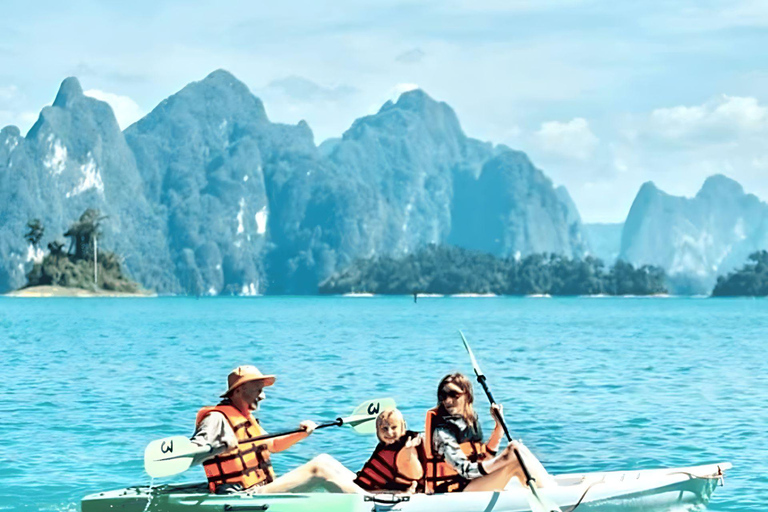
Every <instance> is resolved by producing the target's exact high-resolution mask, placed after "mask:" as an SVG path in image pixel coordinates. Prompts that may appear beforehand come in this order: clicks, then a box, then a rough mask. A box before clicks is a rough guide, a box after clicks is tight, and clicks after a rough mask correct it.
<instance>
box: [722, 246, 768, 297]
mask: <svg viewBox="0 0 768 512" xmlns="http://www.w3.org/2000/svg"><path fill="white" fill-rule="evenodd" d="M712 296H713V297H765V296H768V251H757V252H753V253H752V254H750V255H749V259H748V261H747V263H746V264H745V265H744V266H743V267H742V268H741V269H739V270H736V271H734V272H730V273H729V274H728V275H727V276H720V277H718V278H717V283H716V284H715V287H714V289H713V290H712Z"/></svg>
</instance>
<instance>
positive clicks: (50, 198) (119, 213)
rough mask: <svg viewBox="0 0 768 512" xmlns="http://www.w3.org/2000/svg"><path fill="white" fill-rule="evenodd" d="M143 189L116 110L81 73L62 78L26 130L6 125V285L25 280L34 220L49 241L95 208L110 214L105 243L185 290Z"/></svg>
mask: <svg viewBox="0 0 768 512" xmlns="http://www.w3.org/2000/svg"><path fill="white" fill-rule="evenodd" d="M143 188H144V187H143V181H142V178H141V176H140V175H139V172H138V170H137V167H136V161H135V159H134V155H133V152H132V151H131V149H130V148H129V147H128V145H127V144H126V142H125V138H124V136H123V134H122V132H121V131H120V128H119V127H118V124H117V121H116V120H115V117H114V114H113V112H112V109H111V108H110V107H109V105H107V104H106V103H104V102H101V101H98V100H95V99H93V98H90V97H87V96H85V95H84V94H83V91H82V89H81V87H80V84H79V82H78V81H77V79H76V78H67V79H66V80H64V82H63V83H62V84H61V88H60V89H59V92H58V94H57V95H56V99H55V100H54V102H53V105H52V106H49V107H45V108H44V109H43V110H42V112H41V113H40V116H39V118H38V120H37V122H36V123H35V124H34V126H33V127H32V128H31V129H30V130H29V132H28V133H27V135H26V137H22V136H21V134H20V133H19V130H18V129H17V128H16V127H13V126H11V127H6V128H4V129H3V130H2V131H1V132H0V219H2V224H0V289H3V290H7V289H12V288H16V287H18V286H21V285H22V284H24V282H25V278H24V272H25V267H26V266H27V265H28V263H29V261H30V260H31V259H33V258H34V257H35V256H36V255H35V254H34V253H33V251H32V249H31V247H29V246H28V245H27V244H26V242H25V241H24V240H23V238H22V237H20V236H19V234H20V233H22V232H23V229H24V226H25V225H26V223H27V221H28V220H29V219H31V218H40V219H41V221H42V223H43V225H44V226H45V227H46V236H45V237H44V238H43V240H42V245H43V246H45V244H46V243H48V242H50V241H51V240H53V238H52V236H53V235H52V234H55V233H62V232H64V231H65V230H66V227H67V226H68V225H69V224H70V223H71V222H72V221H74V220H75V219H77V218H78V217H79V216H80V214H81V213H82V212H83V211H84V210H86V209H88V208H97V209H99V210H101V211H102V212H103V213H104V214H105V215H107V216H108V218H109V221H108V222H105V226H104V235H103V240H101V242H102V243H103V244H104V245H105V246H108V247H111V248H113V249H114V251H115V252H116V253H117V254H119V255H121V256H122V257H123V258H125V266H126V268H127V269H128V270H129V272H130V273H131V274H132V275H133V277H134V278H135V279H136V280H137V281H139V282H142V283H144V284H145V285H146V286H151V287H153V288H158V289H162V290H166V291H181V289H180V287H179V286H178V283H177V280H176V278H175V276H174V275H173V273H172V272H170V270H169V265H168V263H169V258H168V250H167V246H166V242H165V237H164V235H163V232H162V230H161V229H160V225H159V223H158V222H157V217H156V215H155V212H154V210H153V208H152V205H150V204H149V203H148V202H147V201H146V199H145V197H144V192H143Z"/></svg>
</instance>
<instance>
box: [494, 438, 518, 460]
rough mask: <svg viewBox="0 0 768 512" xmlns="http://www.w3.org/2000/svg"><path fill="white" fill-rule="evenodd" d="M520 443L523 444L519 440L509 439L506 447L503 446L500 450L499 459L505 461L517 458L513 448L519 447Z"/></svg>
mask: <svg viewBox="0 0 768 512" xmlns="http://www.w3.org/2000/svg"><path fill="white" fill-rule="evenodd" d="M522 445H523V444H522V443H521V442H520V441H515V440H512V441H510V443H509V444H508V445H507V447H506V448H504V450H502V452H501V453H500V454H499V459H501V460H503V461H504V462H505V463H506V462H509V461H512V460H517V455H515V449H516V448H517V449H519V448H520V447H521V446H522Z"/></svg>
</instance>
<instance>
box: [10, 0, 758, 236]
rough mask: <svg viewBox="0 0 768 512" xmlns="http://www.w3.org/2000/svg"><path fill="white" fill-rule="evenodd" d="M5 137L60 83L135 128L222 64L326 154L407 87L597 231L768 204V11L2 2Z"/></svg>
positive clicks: (608, 4)
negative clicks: (731, 191)
mask: <svg viewBox="0 0 768 512" xmlns="http://www.w3.org/2000/svg"><path fill="white" fill-rule="evenodd" d="M0 10H1V11H2V12H3V14H4V17H3V18H0V126H5V125H7V124H16V125H18V126H19V127H20V128H21V129H22V130H23V131H26V130H27V129H29V127H31V125H32V123H33V122H34V120H35V119H36V117H37V114H38V113H39V111H40V109H41V108H42V107H43V106H45V105H48V104H50V103H51V102H52V101H53V98H54V96H55V93H56V90H57V89H58V86H59V84H60V82H61V80H63V79H64V78H65V77H67V76H71V75H74V76H77V77H78V78H79V79H80V81H81V83H82V85H83V88H84V89H85V90H86V91H88V94H91V95H93V96H95V97H99V98H101V99H104V100H106V101H108V102H109V103H110V104H112V105H113V108H114V109H115V111H116V114H117V116H118V120H119V121H120V122H121V125H123V126H127V124H129V123H130V122H132V121H135V120H136V119H138V118H139V117H140V116H142V115H144V114H146V113H147V112H149V111H150V110H151V109H152V108H153V107H154V106H155V105H157V104H158V103H159V102H160V101H161V100H162V99H163V98H165V97H167V96H169V95H171V94H173V93H174V92H176V91H178V90H179V89H181V88H182V87H183V86H184V85H186V84H187V83H189V82H191V81H194V80H199V79H201V78H203V77H204V76H205V75H207V74H208V73H210V72H211V71H213V70H214V69H218V68H224V69H227V70H229V71H231V72H232V73H233V74H234V75H235V76H237V77H238V78H239V79H240V80H242V81H243V82H245V83H246V84H247V85H248V86H249V87H250V88H251V90H252V91H253V92H254V94H256V95H257V96H259V97H260V98H262V100H263V101H264V103H265V106H266V109H267V113H268V115H269V116H270V118H271V119H272V120H273V121H279V122H288V123H296V122H298V121H299V120H300V119H305V120H307V122H308V123H309V124H310V126H311V127H312V129H313V131H314V133H315V137H316V142H317V143H320V142H321V141H322V140H324V139H326V138H328V137H333V136H339V135H340V134H341V133H342V132H343V131H344V130H345V129H347V128H348V127H349V126H350V125H351V123H352V121H353V120H354V119H355V118H357V117H360V116H363V115H366V114H369V113H372V112H374V111H376V110H377V109H378V108H379V107H380V106H381V104H382V103H383V102H384V101H386V100H387V99H391V98H396V97H397V95H398V94H399V93H400V92H402V91H404V90H407V89H409V88H412V87H416V86H418V87H421V88H422V89H424V90H425V91H426V92H427V93H429V94H430V95H431V96H432V97H434V98H436V99H438V100H442V101H445V102H447V103H448V104H449V105H451V106H452V107H453V108H454V109H455V110H456V112H457V114H458V116H459V119H460V120H461V122H462V126H463V127H464V131H465V132H466V133H467V134H468V135H470V136H472V137H476V138H480V139H483V140H490V141H493V142H495V143H505V144H508V145H510V146H512V147H514V148H516V149H520V150H523V151H525V152H527V153H528V154H529V155H530V157H531V159H532V160H533V162H534V163H535V164H536V165H537V166H538V167H539V168H541V169H542V170H543V171H544V172H545V173H546V174H547V175H548V176H549V177H551V178H552V179H553V181H554V182H555V183H556V184H564V185H566V187H567V188H568V190H569V191H570V193H571V195H572V196H573V198H574V200H575V202H576V204H577V206H578V208H579V211H580V212H581V214H582V217H583V218H584V220H585V221H588V222H616V221H622V220H623V219H624V218H625V216H626V214H627V212H628V211H629V207H630V206H631V203H632V200H633V198H634V196H635V194H636V192H637V190H638V188H639V187H640V185H641V184H642V183H643V182H645V181H648V180H652V181H654V182H655V183H656V184H657V185H658V186H659V187H660V188H661V189H663V190H665V191H667V192H669V193H672V194H676V195H688V196H690V195H694V194H695V193H696V191H697V190H698V189H699V187H700V186H701V184H702V182H703V180H704V179H705V178H706V177H707V176H709V175H711V174H715V173H723V174H726V175H728V176H730V177H732V178H734V179H737V180H738V181H740V182H741V183H742V184H743V185H744V188H745V189H746V190H747V191H748V192H752V193H755V194H757V195H758V196H759V197H761V198H762V199H768V144H766V141H768V57H766V56H765V50H764V49H765V48H767V47H768V2H763V1H757V0H748V1H747V0H733V1H720V0H717V1H713V0H704V1H697V2H693V1H690V2H688V1H682V2H675V1H657V0H647V1H643V2H628V1H627V2H616V1H597V0H557V1H556V0H538V1H533V0H531V1H527V0H526V1H523V0H508V1H502V0H491V1H486V2H483V1H464V0H440V1H431V0H429V1H418V2H417V1H399V2H398V1H360V0H357V1H347V0H344V1H337V2H334V3H325V2H322V3H321V2H316V1H303V0H302V1H294V2H289V1H286V2H282V3H280V5H277V4H276V3H274V2H269V3H268V2H252V1H250V2H247V1H236V2H229V3H227V4H226V5H214V4H213V3H212V2H195V1H185V2H180V1H178V2H177V1H165V0H156V1H152V2H149V1H144V0H138V1H135V2H132V3H130V4H129V3H107V2H91V1H82V0H75V1H70V2H50V1H39V2H34V7H32V4H27V3H22V2H9V1H4V2H3V5H2V6H1V7H0Z"/></svg>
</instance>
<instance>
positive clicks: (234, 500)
mask: <svg viewBox="0 0 768 512" xmlns="http://www.w3.org/2000/svg"><path fill="white" fill-rule="evenodd" d="M730 468H731V464H729V463H722V464H710V465H705V466H694V467H684V468H670V469H652V470H639V471H614V472H601V473H578V474H566V475H557V476H555V477H554V478H555V481H556V482H557V483H558V485H557V486H556V487H547V488H544V489H541V493H542V494H546V496H547V498H548V499H549V500H551V501H553V502H554V503H556V504H557V505H558V506H559V507H560V508H561V509H562V510H563V512H570V511H574V512H586V511H591V512H607V511H609V510H610V511H636V510H644V511H645V510H654V511H659V512H661V511H665V510H672V509H675V510H679V509H680V508H684V509H697V508H703V507H704V506H706V504H707V503H708V501H709V498H710V496H711V495H712V493H713V492H714V490H715V487H716V486H717V485H718V483H719V482H721V481H722V479H723V476H724V473H725V471H726V470H728V469H730ZM530 499H531V493H530V492H529V491H528V490H527V489H526V488H524V487H523V486H522V485H520V484H519V482H517V481H516V480H515V481H513V482H512V483H510V485H508V486H507V488H506V489H505V490H504V491H502V492H471V493H451V494H433V495H426V494H415V495H403V494H377V495H374V496H364V495H356V494H332V493H325V492H316V493H295V494H256V495H248V494H245V493H243V494H237V495H221V496H217V495H212V494H208V492H207V486H206V484H187V485H183V484H182V485H163V486H159V487H155V488H151V489H150V488H149V487H129V488H126V489H121V490H117V491H109V492H103V493H97V494H92V495H90V496H86V497H85V498H83V501H82V512H106V511H115V510H120V511H124V512H150V511H153V512H182V511H184V512H193V511H258V510H261V511H266V510H269V512H305V511H312V512H326V511H327V512H422V511H424V512H426V511H434V510H440V511H441V512H491V511H494V512H525V511H528V510H530V509H531V506H530V504H529V500H530Z"/></svg>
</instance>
